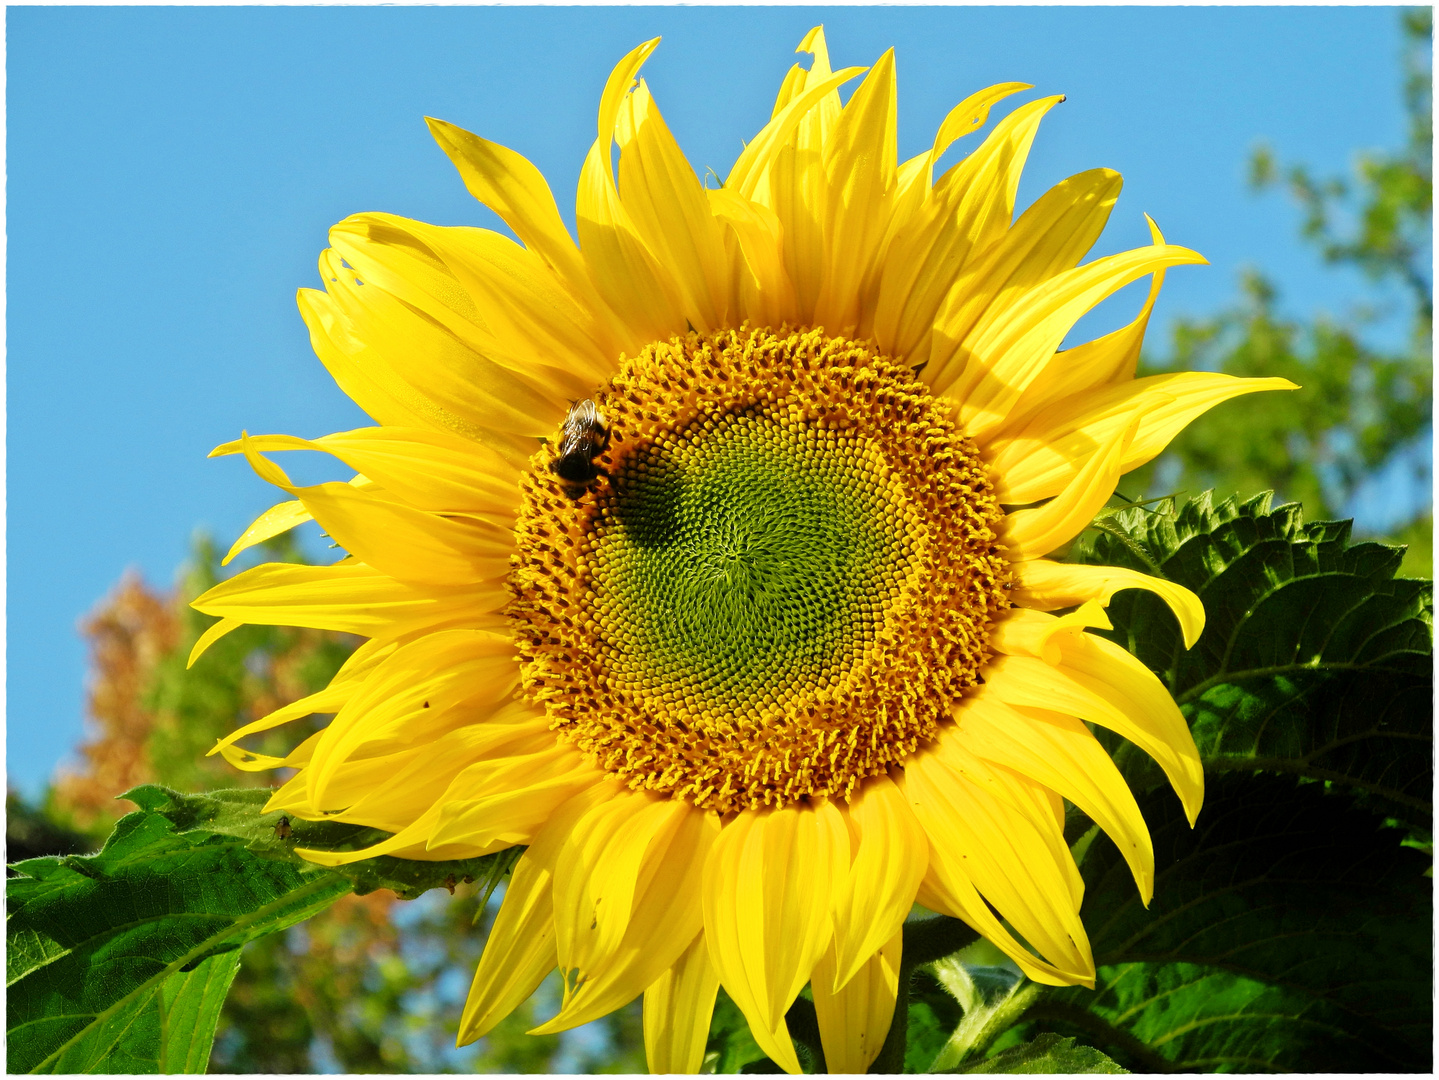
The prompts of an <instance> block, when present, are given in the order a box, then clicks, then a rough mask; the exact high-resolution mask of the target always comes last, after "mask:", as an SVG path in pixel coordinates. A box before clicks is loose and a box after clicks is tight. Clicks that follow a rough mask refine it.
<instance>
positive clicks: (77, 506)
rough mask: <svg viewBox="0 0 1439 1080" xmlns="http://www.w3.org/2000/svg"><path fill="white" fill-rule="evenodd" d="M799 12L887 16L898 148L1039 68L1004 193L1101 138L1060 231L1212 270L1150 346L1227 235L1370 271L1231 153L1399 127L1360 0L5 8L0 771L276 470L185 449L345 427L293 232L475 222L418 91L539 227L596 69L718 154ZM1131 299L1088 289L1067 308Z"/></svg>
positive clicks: (1225, 291)
mask: <svg viewBox="0 0 1439 1080" xmlns="http://www.w3.org/2000/svg"><path fill="white" fill-rule="evenodd" d="M815 23H824V24H825V27H826V33H827V35H828V38H829V42H830V47H831V50H832V53H833V56H834V59H835V63H836V66H839V65H847V64H868V63H871V62H872V61H873V60H874V59H875V58H876V57H877V56H878V55H879V54H880V53H881V52H882V51H883V50H884V49H885V48H887V47H889V46H891V45H893V46H895V48H896V53H897V61H898V68H899V90H900V106H899V107H900V117H899V125H900V126H899V135H900V151H901V155H902V156H908V155H910V154H913V153H915V152H917V151H918V150H920V149H921V148H922V147H924V146H927V145H928V143H929V141H930V139H931V138H932V135H933V132H934V129H935V127H936V126H937V124H938V123H939V121H940V120H941V119H942V118H943V116H944V114H945V113H946V112H947V111H948V109H949V108H950V107H951V106H953V105H954V104H955V103H956V102H958V101H959V100H960V99H961V98H963V97H964V96H966V95H967V94H968V93H970V92H971V91H973V90H975V89H978V88H980V87H983V86H986V85H989V84H991V83H995V82H1004V81H1012V80H1019V81H1024V82H1031V83H1034V84H1035V90H1034V91H1033V92H1031V94H1029V95H1022V96H1021V97H1019V98H1017V99H1013V100H1015V101H1022V100H1026V99H1027V97H1031V96H1036V95H1039V94H1041V93H1044V94H1049V93H1055V92H1062V93H1066V94H1068V95H1069V100H1068V101H1067V102H1066V103H1065V104H1064V105H1062V106H1061V107H1060V108H1058V109H1057V110H1055V111H1054V112H1053V113H1051V115H1050V117H1049V118H1048V119H1047V120H1046V121H1045V124H1044V126H1043V128H1042V129H1041V131H1040V135H1039V138H1038V140H1037V141H1036V143H1035V148H1034V151H1033V153H1032V155H1031V158H1030V163H1029V166H1028V170H1027V172H1026V175H1025V180H1024V183H1023V184H1022V186H1021V188H1020V204H1021V206H1023V205H1027V204H1028V203H1029V202H1031V201H1033V199H1034V198H1035V197H1037V196H1038V195H1039V194H1040V193H1042V192H1043V191H1044V190H1045V189H1046V188H1047V187H1049V186H1050V185H1052V184H1053V183H1055V182H1057V181H1059V180H1061V179H1063V178H1064V177H1065V176H1068V175H1070V174H1072V173H1075V172H1079V171H1082V170H1084V169H1089V168H1093V167H1096V166H1107V167H1110V168H1114V169H1117V170H1119V171H1120V172H1122V173H1123V174H1124V176H1125V181H1126V186H1125V191H1124V194H1123V196H1122V197H1121V199H1120V202H1119V205H1118V208H1117V210H1116V212H1115V215H1114V217H1113V219H1112V221H1111V224H1110V228H1109V231H1108V232H1107V233H1106V235H1105V237H1104V238H1103V239H1102V240H1101V241H1100V244H1099V246H1098V247H1097V248H1096V250H1095V252H1094V254H1096V255H1098V254H1106V253H1108V252H1111V251H1117V250H1121V249H1123V248H1127V247H1133V246H1136V245H1139V244H1144V243H1148V235H1147V232H1146V230H1145V226H1144V221H1143V217H1142V213H1143V212H1148V213H1150V214H1152V215H1153V216H1154V217H1155V218H1156V220H1157V221H1158V222H1159V224H1160V226H1161V227H1162V228H1163V229H1164V230H1165V233H1166V235H1167V236H1168V237H1169V239H1170V240H1171V241H1172V242H1176V243H1182V244H1185V245H1188V246H1190V247H1194V248H1196V249H1198V250H1199V251H1201V252H1203V253H1204V254H1205V255H1206V256H1207V257H1208V258H1209V259H1210V261H1211V263H1212V264H1213V265H1212V266H1210V267H1204V268H1183V269H1180V270H1178V271H1175V272H1173V273H1171V274H1170V276H1169V280H1168V283H1167V284H1166V288H1165V295H1164V296H1163V298H1162V299H1161V301H1160V308H1159V313H1158V316H1157V321H1156V323H1155V330H1157V331H1161V333H1160V334H1154V335H1152V340H1162V336H1163V335H1162V331H1163V329H1164V327H1165V326H1166V325H1167V324H1168V322H1169V321H1170V320H1171V319H1172V318H1173V317H1174V316H1176V315H1180V314H1183V315H1191V316H1193V315H1203V314H1206V313H1209V312H1212V311H1214V310H1216V309H1217V308H1219V307H1221V306H1222V305H1224V304H1225V303H1227V302H1228V301H1230V300H1231V299H1232V298H1233V297H1234V295H1235V293H1236V280H1237V274H1238V271H1239V269H1240V267H1241V266H1244V265H1246V264H1252V265H1257V266H1260V267H1262V268H1263V269H1264V270H1266V271H1267V272H1268V273H1269V274H1271V275H1272V276H1273V278H1274V279H1275V280H1276V281H1277V282H1278V283H1279V285H1280V287H1281V289H1282V291H1283V306H1284V308H1285V309H1286V310H1288V311H1290V312H1293V313H1295V314H1303V315H1309V314H1312V313H1314V312H1316V311H1321V310H1327V311H1331V312H1336V313H1337V312H1342V311H1344V310H1346V309H1347V308H1348V307H1349V306H1351V305H1352V304H1353V303H1355V302H1356V301H1358V300H1360V299H1362V298H1369V299H1376V298H1377V299H1379V300H1381V301H1382V300H1384V299H1385V297H1384V295H1383V294H1375V293H1373V292H1371V291H1369V290H1366V288H1365V286H1364V284H1363V282H1362V281H1361V279H1360V278H1359V277H1358V276H1357V275H1355V274H1353V273H1350V272H1347V271H1338V270H1329V269H1323V268H1321V267H1319V265H1318V263H1317V260H1316V259H1315V257H1314V256H1313V255H1312V253H1310V252H1309V251H1308V250H1307V249H1306V248H1304V247H1303V246H1302V245H1301V244H1300V242H1299V241H1298V239H1297V226H1298V221H1299V217H1298V212H1297V211H1296V210H1295V209H1294V208H1293V207H1291V206H1290V205H1288V204H1287V203H1286V202H1285V201H1284V200H1283V198H1282V197H1280V196H1278V195H1277V194H1270V195H1266V196H1263V197H1257V196H1254V195H1252V194H1250V193H1249V192H1248V191H1247V189H1246V187H1245V168H1244V163H1245V160H1246V158H1247V156H1248V153H1249V151H1250V149H1251V148H1252V147H1253V146H1254V144H1255V143H1256V142H1257V141H1258V140H1260V139H1266V140H1268V141H1269V142H1271V143H1272V144H1273V145H1274V146H1275V147H1276V149H1277V150H1278V152H1279V154H1280V156H1281V158H1283V159H1284V160H1299V161H1304V162H1307V163H1308V164H1309V165H1311V166H1312V167H1313V168H1314V169H1315V170H1316V171H1317V172H1319V173H1320V174H1330V173H1342V172H1347V171H1348V169H1349V167H1350V165H1351V163H1352V160H1353V156H1354V154H1355V152H1356V151H1357V150H1359V149H1362V148H1378V147H1393V146H1397V145H1398V144H1399V143H1400V142H1401V141H1402V139H1403V129H1402V127H1403V118H1402V113H1401V110H1400V104H1399V94H1398V80H1399V74H1398V56H1399V48H1400V37H1399V30H1398V17H1397V14H1396V9H1393V8H1212V7H1210V8H1203V7H1193V8H1134V7H1128V8H1126V7H1110V8H1088V9H1086V8H1035V7H1014V8H902V7H899V8H897V7H887V8H854V7H843V8H824V7H807V8H696V7H690V8H656V7H630V8H596V7H589V8H457V7H428V8H412V7H374V8H365V7H328V8H293V7H268V8H115V7H87V8H62V7H11V8H9V9H7V11H6V33H7V50H8V69H7V80H8V83H7V94H8V100H7V122H8V146H7V167H8V189H7V229H8V267H7V276H8V298H7V302H8V316H9V317H8V328H7V334H8V340H7V344H8V361H7V362H8V404H9V410H8V437H9V441H8V447H7V450H8V465H9V467H8V474H7V483H8V505H9V514H8V550H9V564H8V578H7V580H8V605H9V608H8V612H7V614H8V626H9V637H8V650H9V655H8V657H7V660H8V683H7V695H8V697H7V705H8V713H7V720H8V731H7V752H8V763H7V767H8V773H9V776H10V778H11V781H12V783H14V784H15V785H16V786H18V787H19V788H20V789H21V790H22V791H25V792H27V793H30V794H33V793H35V792H36V791H38V789H39V788H40V786H41V785H42V784H43V782H44V780H45V779H46V778H47V777H48V776H49V775H50V774H51V772H52V771H53V769H54V767H55V765H56V764H57V763H58V762H59V761H60V760H61V759H62V758H64V757H65V756H66V755H67V754H68V753H69V751H70V748H71V747H72V746H73V745H74V743H75V742H76V740H77V739H78V738H79V736H80V734H81V731H82V708H83V680H84V669H85V651H84V645H83V643H82V641H81V640H80V638H79V636H78V634H77V631H76V623H77V620H78V619H80V618H81V617H82V616H83V615H84V614H85V612H87V611H88V610H90V609H91V608H92V607H93V606H94V605H95V604H96V603H97V602H99V601H100V600H101V599H102V598H103V596H104V595H105V594H106V592H107V591H108V590H109V589H110V588H111V587H112V586H113V584H114V583H115V582H116V581H117V579H118V578H119V577H120V575H121V573H122V572H123V571H124V570H125V569H126V568H127V567H135V568H137V569H138V570H139V571H140V572H141V573H142V574H143V575H144V576H145V578H146V579H147V580H148V581H150V582H151V583H152V584H154V585H157V586H162V587H163V586H168V585H169V584H170V583H171V582H172V580H173V578H174V574H175V571H176V568H177V567H178V566H179V565H180V563H181V562H182V560H183V559H184V558H185V556H186V553H187V550H188V547H189V543H190V537H191V535H192V533H193V532H194V531H195V530H197V529H205V530H208V531H210V532H211V533H212V534H214V535H215V536H216V537H217V538H219V539H220V540H221V541H222V543H224V544H228V542H229V541H230V540H231V539H232V538H233V537H234V536H235V535H236V534H237V533H238V532H239V531H240V530H241V529H243V528H244V527H245V525H247V524H248V523H249V521H250V520H251V519H252V518H253V517H254V516H255V515H256V514H258V513H259V512H260V511H261V510H263V509H264V508H265V507H267V506H269V505H271V504H272V503H274V502H276V501H278V500H279V498H280V497H281V496H279V495H278V493H276V492H275V491H274V490H273V489H271V488H268V487H267V486H266V485H264V484H263V483H261V482H260V481H259V480H257V479H255V478H254V477H253V476H252V475H251V474H250V473H249V471H248V470H247V469H246V468H245V466H244V464H243V462H242V461H240V460H238V459H228V460H223V461H207V460H206V458H205V454H206V453H207V452H208V451H209V449H210V448H211V447H212V446H214V445H216V444H217V443H220V442H223V441H226V440H229V439H232V438H234V437H235V436H236V435H237V434H238V433H239V431H240V430H241V429H242V428H245V429H248V430H249V431H251V432H288V433H293V434H297V435H305V436H315V435H320V434H323V433H325V432H329V431H333V430H341V429H345V428H349V427H355V426H359V425H361V424H364V423H366V422H367V421H366V419H365V418H364V416H363V415H362V414H361V413H360V412H359V410H358V409H356V408H355V407H354V406H353V405H351V404H350V403H349V402H348V401H347V400H346V399H345V398H344V397H343V396H342V395H341V394H340V393H339V391H338V390H337V389H336V388H335V386H334V385H333V383H331V382H330V380H329V378H328V376H327V375H326V374H325V372H324V369H323V368H322V367H321V366H320V364H319V362H318V361H317V360H316V359H315V358H314V357H313V355H312V354H311V352H310V349H309V344H308V340H307V336H306V333H305V329H304V326H303V324H302V323H301V321H300V318H299V315H298V313H297V312H296V310H295V306H294V291H295V289H296V288H297V287H299V286H313V285H316V284H317V283H318V279H317V275H316V272H315V259H316V257H317V256H318V254H319V252H320V251H321V249H322V248H323V247H324V246H325V234H326V230H327V228H328V227H329V226H330V225H331V224H332V223H334V222H336V221H339V220H340V219H341V218H343V217H345V216H346V215H348V214H351V213H355V212H359V211H366V210H385V211H389V212H393V213H398V214H402V215H407V216H410V217H416V218H421V219H424V220H427V221H432V222H437V223H441V224H455V225H458V224H478V225H488V226H493V225H495V224H496V221H495V219H494V217H493V216H492V215H491V214H490V213H489V212H488V211H486V210H485V209H483V208H482V207H480V206H478V204H476V203H475V202H474V201H473V200H472V199H471V198H470V197H469V196H468V194H467V193H466V192H465V190H464V187H463V186H462V185H461V183H460V182H459V179H458V178H457V176H456V175H455V173H454V172H453V170H452V169H451V167H450V165H449V164H448V162H447V161H446V159H445V158H444V155H443V154H441V153H440V151H439V149H438V148H437V147H435V145H434V144H433V143H432V142H431V141H430V138H429V136H428V134H427V132H426V130H425V126H424V123H423V121H422V119H421V117H422V116H424V115H426V114H428V115H432V116H437V117H441V118H443V119H446V120H450V121H452V122H454V123H457V124H460V125H461V126H463V127H467V128H469V129H471V130H473V131H476V132H478V133H480V134H482V135H484V136H485V137H487V138H490V139H494V140H496V141H499V142H501V143H504V144H506V145H508V146H511V147H513V148H515V149H517V150H519V151H520V152H522V153H524V154H525V155H526V156H528V157H529V158H530V159H531V160H532V161H534V162H535V163H536V164H537V165H538V166H539V167H540V168H541V169H542V170H543V171H544V173H545V174H546V176H548V178H549V180H550V183H551V186H552V188H553V189H554V191H555V193H556V197H557V199H558V201H559V204H560V207H561V210H562V212H563V213H564V214H565V216H566V218H567V220H568V221H569V223H570V224H571V225H573V213H572V204H573V193H574V185H575V182H576V179H577V177H578V174H579V168H580V164H581V162H582V160H583V157H584V154H585V151H586V149H587V148H588V146H589V143H590V141H591V140H592V139H593V138H594V124H595V110H596V107H597V105H598V98H599V93H600V90H601V88H602V87H603V85H604V81H605V78H606V76H607V75H608V73H609V70H610V68H611V66H612V65H613V64H614V63H615V61H617V60H618V59H619V58H620V57H621V56H622V55H623V54H624V53H625V52H627V51H628V50H629V49H630V48H632V47H633V46H634V45H635V44H637V43H638V42H640V41H642V40H645V39H647V38H650V37H653V36H655V35H656V34H660V35H663V37H664V42H663V44H662V45H661V47H660V49H659V51H658V52H657V53H656V54H655V55H654V57H653V58H652V59H651V60H650V61H649V63H648V64H647V65H646V68H645V75H646V77H647V79H648V80H649V83H650V86H651V88H652V90H653V91H654V93H655V95H656V98H657V100H658V102H659V104H660V106H661V108H662V109H663V111H664V113H665V116H666V119H667V120H668V122H669V124H670V127H671V128H672V129H673V130H674V132H675V134H676V137H677V138H678V139H679V141H680V144H681V146H683V147H684V148H685V149H686V151H687V152H688V154H689V157H690V160H691V162H692V163H693V164H694V165H695V167H696V168H697V169H698V170H699V171H700V172H703V171H704V169H705V168H706V167H712V168H713V169H715V171H716V172H717V173H719V174H720V175H724V173H725V172H726V171H727V170H728V168H729V166H730V164H731V163H732V162H733V160H734V158H735V156H736V155H737V154H738V152H739V150H740V148H741V145H742V140H743V139H745V138H747V137H749V136H750V135H752V134H753V133H754V132H755V131H756V130H758V128H759V127H760V126H761V125H762V124H763V122H764V120H765V119H766V118H767V117H768V114H769V108H770V103H771V102H772V100H773V95H774V92H775V90H776V89H777V88H778V85H779V82H780V79H781V78H782V76H783V74H784V72H785V70H786V69H787V68H788V66H789V65H790V64H791V63H793V62H794V61H795V59H797V58H796V57H795V56H794V55H793V52H792V50H793V49H794V46H795V44H796V43H797V42H798V41H799V39H800V38H801V37H802V36H803V34H804V33H805V31H806V30H808V29H809V27H810V26H812V25H814V24H815ZM967 151H968V148H967V147H963V146H962V150H961V152H967ZM1137 303H1138V301H1137V299H1134V298H1133V297H1132V293H1126V294H1124V295H1121V296H1120V297H1117V298H1115V299H1114V300H1112V301H1110V310H1109V311H1106V312H1102V313H1100V314H1098V315H1097V316H1094V317H1092V318H1091V320H1090V321H1089V322H1088V323H1087V324H1086V328H1088V329H1092V330H1093V331H1094V332H1102V331H1103V330H1105V329H1108V328H1110V327H1111V326H1113V325H1117V324H1118V323H1120V322H1122V321H1126V320H1127V319H1128V318H1129V317H1130V316H1131V315H1132V311H1133V309H1134V307H1136V306H1137ZM1396 325H1398V324H1397V323H1396ZM1380 332H1381V333H1382V332H1383V331H1382V329H1381V331H1380ZM292 464H293V466H294V468H293V474H294V475H296V476H297V477H299V478H301V479H302V480H305V481H310V480H312V479H318V478H319V474H318V473H313V474H312V472H311V470H310V469H309V468H307V467H306V466H302V465H301V463H300V461H299V460H298V459H289V460H287V462H286V465H287V467H291V465H292ZM314 547H315V550H320V544H319V543H318V542H317V543H316V544H315V545H314Z"/></svg>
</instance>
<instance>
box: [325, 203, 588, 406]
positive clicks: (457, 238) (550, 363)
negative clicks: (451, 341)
mask: <svg viewBox="0 0 1439 1080" xmlns="http://www.w3.org/2000/svg"><path fill="white" fill-rule="evenodd" d="M330 243H331V245H333V247H334V250H335V251H337V252H338V253H339V254H340V255H342V256H343V257H344V260H345V262H346V263H347V264H349V265H350V266H351V267H353V268H354V270H355V274H356V276H357V277H358V278H359V279H360V280H362V281H364V282H366V283H367V284H369V285H371V286H374V287H378V288H380V289H384V290H385V291H386V292H389V293H391V294H393V295H394V296H396V297H398V298H399V299H400V300H402V301H404V303H406V304H408V305H410V306H411V307H413V308H415V309H416V310H418V311H422V312H424V313H425V315H426V316H428V317H429V318H431V319H433V320H435V321H436V322H438V323H440V324H441V325H442V326H444V328H445V329H446V330H448V331H449V332H450V333H451V334H453V335H454V336H455V337H457V338H458V339H459V340H460V341H462V342H464V343H465V344H466V345H468V346H469V347H470V348H472V349H474V350H475V352H477V353H479V354H480V355H481V356H484V357H488V358H489V359H491V360H493V361H495V362H496V363H498V364H500V365H501V366H502V367H505V368H508V369H509V370H511V371H513V372H515V373H516V374H518V375H520V376H521V377H522V378H524V379H525V381H527V382H530V383H533V384H534V385H536V386H538V387H540V388H541V389H543V390H545V391H547V392H548V393H550V394H558V395H561V396H565V395H571V396H572V395H573V394H574V393H576V392H580V393H588V392H589V391H588V389H586V384H587V383H592V382H594V381H595V380H596V379H602V378H606V377H608V376H609V375H610V374H612V373H613V370H614V363H615V360H616V356H615V355H614V354H613V352H612V351H611V338H610V337H609V335H608V331H607V329H606V325H605V322H604V319H603V318H602V317H600V316H597V314H596V313H595V312H594V311H593V310H592V309H591V307H590V306H589V305H587V304H586V303H585V302H584V300H582V299H580V298H577V297H576V296H575V295H574V294H573V293H572V292H571V290H570V289H569V288H568V287H567V286H566V284H565V283H564V282H562V281H561V280H559V279H558V278H557V277H556V275H555V273H554V271H552V270H551V269H550V267H549V266H548V265H546V263H545V261H544V260H543V259H542V258H541V257H540V256H539V255H537V254H536V253H535V252H533V251H530V250H528V249H526V248H523V247H521V246H520V245H518V244H516V243H515V242H514V241H513V240H511V239H510V238H509V237H507V236H501V235H500V234H499V233H496V232H492V231H490V230H488V229H475V228H465V227H460V228H445V227H441V226H437V225H430V224H427V223H425V222H422V221H412V220H410V219H408V218H402V217H398V216H396V215H394V214H356V215H353V216H351V217H349V218H346V219H345V220H344V221H342V222H340V223H339V224H338V225H336V226H334V227H333V228H332V229H331V230H330Z"/></svg>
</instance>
